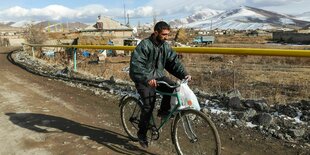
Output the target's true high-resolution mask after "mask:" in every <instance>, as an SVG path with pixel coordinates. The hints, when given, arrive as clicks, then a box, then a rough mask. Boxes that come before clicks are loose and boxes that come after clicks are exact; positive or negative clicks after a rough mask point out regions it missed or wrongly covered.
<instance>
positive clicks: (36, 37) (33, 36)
mask: <svg viewBox="0 0 310 155" xmlns="http://www.w3.org/2000/svg"><path fill="white" fill-rule="evenodd" d="M24 38H25V40H26V41H27V42H28V43H29V44H42V43H43V42H44V41H45V40H46V39H47V35H46V34H45V32H44V31H43V27H37V26H35V25H33V24H30V25H28V26H27V28H26V30H25V33H24Z"/></svg>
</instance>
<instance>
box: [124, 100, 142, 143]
mask: <svg viewBox="0 0 310 155" xmlns="http://www.w3.org/2000/svg"><path fill="white" fill-rule="evenodd" d="M120 110H121V111H120V113H121V119H122V124H123V127H124V129H125V131H126V133H127V134H128V136H129V138H130V139H131V140H133V141H137V140H138V137H137V131H138V129H139V127H138V124H139V122H140V114H141V102H140V101H139V100H138V99H136V98H134V97H128V98H126V99H125V100H124V101H123V102H122V104H121V107H120Z"/></svg>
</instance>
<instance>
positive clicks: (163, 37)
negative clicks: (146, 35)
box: [155, 29, 170, 42]
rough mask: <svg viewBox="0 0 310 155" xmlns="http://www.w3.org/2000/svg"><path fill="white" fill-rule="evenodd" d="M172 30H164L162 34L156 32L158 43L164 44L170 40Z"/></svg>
mask: <svg viewBox="0 0 310 155" xmlns="http://www.w3.org/2000/svg"><path fill="white" fill-rule="evenodd" d="M169 33H170V30H166V29H163V30H162V31H161V32H158V31H155V35H156V40H157V41H158V42H163V41H165V40H168V37H169Z"/></svg>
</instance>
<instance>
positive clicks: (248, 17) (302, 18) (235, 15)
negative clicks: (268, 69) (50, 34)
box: [0, 6, 310, 31]
mask: <svg viewBox="0 0 310 155" xmlns="http://www.w3.org/2000/svg"><path fill="white" fill-rule="evenodd" d="M29 24H33V25H35V26H37V27H43V28H45V29H48V30H51V31H53V30H56V29H59V28H62V29H64V30H68V29H69V30H80V29H84V28H86V27H87V26H89V24H85V23H81V22H70V23H57V22H48V21H26V20H24V21H18V22H10V21H4V22H0V29H16V28H23V27H26V26H27V25H29ZM169 24H170V25H171V26H172V27H177V28H181V27H183V28H195V29H202V30H210V29H236V30H248V29H284V28H285V29H300V28H304V27H305V28H307V27H309V25H310V12H305V13H302V14H299V15H296V16H293V15H286V14H281V13H277V12H273V11H267V10H263V9H258V8H254V7H249V6H241V7H239V8H237V9H231V10H226V11H219V10H212V9H208V8H205V9H203V10H200V11H197V12H195V13H194V14H192V15H190V16H188V17H185V18H180V19H174V20H171V21H170V22H169ZM144 26H146V27H151V25H144Z"/></svg>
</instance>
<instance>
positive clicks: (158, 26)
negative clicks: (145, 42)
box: [154, 21, 170, 32]
mask: <svg viewBox="0 0 310 155" xmlns="http://www.w3.org/2000/svg"><path fill="white" fill-rule="evenodd" d="M162 30H170V25H169V24H167V23H166V22H164V21H160V22H158V23H156V25H155V27H154V31H157V32H161V31H162Z"/></svg>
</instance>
